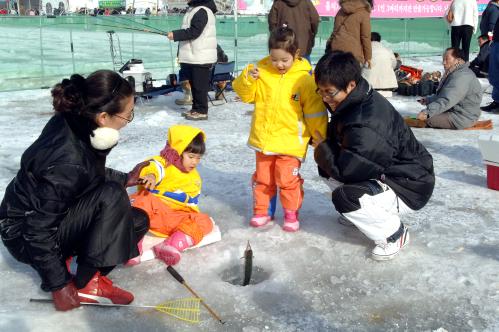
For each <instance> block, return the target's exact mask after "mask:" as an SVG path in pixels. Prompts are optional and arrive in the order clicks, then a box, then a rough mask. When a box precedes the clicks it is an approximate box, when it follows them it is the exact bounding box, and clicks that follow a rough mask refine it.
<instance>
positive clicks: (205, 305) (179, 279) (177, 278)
mask: <svg viewBox="0 0 499 332" xmlns="http://www.w3.org/2000/svg"><path fill="white" fill-rule="evenodd" d="M166 269H167V270H168V272H170V274H171V275H172V277H174V278H175V280H177V281H178V282H179V283H181V284H182V285H184V287H185V288H187V290H188V291H189V292H190V293H191V294H192V295H194V296H195V297H196V298H198V299H199V301H201V304H202V305H203V306H204V307H205V308H206V309H207V310H208V311H209V313H210V314H211V315H212V316H213V318H215V319H216V320H218V321H219V322H220V323H221V324H225V322H224V321H223V320H222V319H221V318H220V317H219V316H218V315H217V314H216V313H215V312H214V311H213V310H212V309H211V308H210V307H209V306H208V305H207V304H206V303H205V302H204V300H203V299H202V298H201V297H199V295H197V294H196V292H195V291H194V290H193V289H192V288H191V287H189V285H187V283H186V282H185V280H184V278H182V276H181V275H180V274H179V273H178V272H177V271H176V270H175V269H174V268H173V267H171V266H170V265H169V266H168V267H167V268H166Z"/></svg>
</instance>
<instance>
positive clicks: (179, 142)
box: [168, 125, 206, 155]
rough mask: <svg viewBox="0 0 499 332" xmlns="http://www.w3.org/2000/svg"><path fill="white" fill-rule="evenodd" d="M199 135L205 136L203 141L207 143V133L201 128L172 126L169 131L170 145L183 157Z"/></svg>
mask: <svg viewBox="0 0 499 332" xmlns="http://www.w3.org/2000/svg"><path fill="white" fill-rule="evenodd" d="M199 133H201V134H203V140H204V141H206V135H205V133H204V132H203V131H202V130H201V129H199V128H195V127H191V126H186V125H175V126H171V127H170V129H168V143H169V144H170V146H171V147H172V148H173V149H175V151H177V152H178V154H179V155H181V154H182V153H183V152H184V150H185V148H186V147H187V146H188V145H189V144H190V143H191V142H192V140H193V139H194V137H196V136H197V135H198V134H199Z"/></svg>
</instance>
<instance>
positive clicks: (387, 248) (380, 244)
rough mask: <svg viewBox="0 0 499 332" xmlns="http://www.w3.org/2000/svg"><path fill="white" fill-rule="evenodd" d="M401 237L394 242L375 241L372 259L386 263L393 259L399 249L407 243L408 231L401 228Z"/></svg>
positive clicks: (405, 228)
mask: <svg viewBox="0 0 499 332" xmlns="http://www.w3.org/2000/svg"><path fill="white" fill-rule="evenodd" d="M403 227H404V229H403V232H402V235H401V236H400V237H399V238H398V239H397V240H395V242H388V241H386V240H385V241H377V242H376V247H374V249H373V251H372V256H371V257H372V259H374V260H377V261H387V260H390V259H393V258H394V257H395V256H397V254H398V253H399V251H400V249H402V248H403V247H405V246H406V245H407V244H408V243H409V231H408V229H407V227H405V226H403Z"/></svg>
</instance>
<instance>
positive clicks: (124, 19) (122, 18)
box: [113, 16, 167, 35]
mask: <svg viewBox="0 0 499 332" xmlns="http://www.w3.org/2000/svg"><path fill="white" fill-rule="evenodd" d="M114 18H119V19H120V20H123V21H127V22H131V23H132V26H133V25H134V24H138V25H141V26H143V27H146V28H150V29H154V30H156V31H158V32H162V33H164V34H165V35H166V33H167V31H163V30H161V29H158V28H156V27H154V26H152V25H147V24H144V23H141V22H137V21H135V20H132V19H129V18H126V17H122V16H113V19H114ZM142 19H144V18H142ZM115 22H116V21H115Z"/></svg>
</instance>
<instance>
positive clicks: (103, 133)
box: [90, 127, 120, 150]
mask: <svg viewBox="0 0 499 332" xmlns="http://www.w3.org/2000/svg"><path fill="white" fill-rule="evenodd" d="M119 139H120V132H119V131H117V130H116V129H113V128H109V127H99V128H97V129H95V130H94V136H90V144H92V146H93V147H94V148H95V149H97V150H107V149H110V148H112V147H113V146H115V145H116V144H118V140H119Z"/></svg>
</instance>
